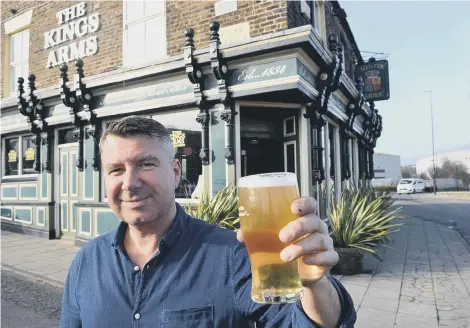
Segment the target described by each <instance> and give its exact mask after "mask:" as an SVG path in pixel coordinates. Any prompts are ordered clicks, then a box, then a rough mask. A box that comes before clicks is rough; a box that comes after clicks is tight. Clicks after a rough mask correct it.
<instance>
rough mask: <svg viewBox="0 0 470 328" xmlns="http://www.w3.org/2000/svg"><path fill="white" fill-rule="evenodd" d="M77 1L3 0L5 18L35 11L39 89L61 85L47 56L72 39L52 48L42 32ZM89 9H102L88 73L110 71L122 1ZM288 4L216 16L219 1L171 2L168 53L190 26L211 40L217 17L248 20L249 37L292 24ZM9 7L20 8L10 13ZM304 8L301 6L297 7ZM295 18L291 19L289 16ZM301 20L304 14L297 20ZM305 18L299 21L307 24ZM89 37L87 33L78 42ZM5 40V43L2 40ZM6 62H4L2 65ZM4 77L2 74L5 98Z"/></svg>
mask: <svg viewBox="0 0 470 328" xmlns="http://www.w3.org/2000/svg"><path fill="white" fill-rule="evenodd" d="M78 2H79V1H67V2H65V1H50V2H46V1H2V3H1V9H2V15H1V19H2V22H4V21H5V20H8V19H10V18H12V17H14V16H18V15H20V14H22V13H24V12H25V11H26V10H29V9H33V18H32V22H31V26H30V55H29V67H30V71H32V72H33V73H34V74H35V75H36V85H37V87H38V88H43V87H48V86H51V85H54V84H56V83H58V79H59V69H58V66H55V67H52V68H47V67H46V64H47V57H48V55H49V52H50V51H51V50H56V49H58V48H60V47H62V46H64V45H67V44H70V43H72V42H75V41H77V40H74V41H66V42H64V43H63V44H61V45H57V46H54V47H51V48H48V49H44V33H45V32H47V31H50V30H52V29H54V28H58V27H59V23H58V20H57V18H56V16H55V14H56V12H58V11H60V10H62V9H65V8H68V7H70V6H71V5H73V4H76V3H78ZM86 2H87V13H86V15H90V14H92V13H99V15H100V29H99V30H98V31H97V32H95V33H93V35H96V36H97V37H98V47H99V51H98V53H97V54H96V55H94V56H91V57H85V58H83V61H84V64H85V66H84V69H85V74H86V75H87V76H90V75H94V74H98V73H101V72H103V71H108V70H112V69H113V68H116V67H119V66H121V65H122V52H123V49H122V40H123V4H122V1H86ZM288 3H289V6H292V3H294V6H295V1H293V2H292V1H287V0H272V1H252V0H248V1H241V0H239V1H238V2H237V11H235V12H231V13H228V14H225V15H221V16H217V17H216V16H215V9H214V4H215V0H210V1H191V2H190V1H178V0H171V1H167V4H166V15H167V17H166V18H167V42H168V45H167V46H168V51H167V52H168V55H170V56H173V55H177V54H180V53H181V52H182V50H183V43H184V29H185V28H187V27H192V28H193V29H194V30H195V46H196V48H205V47H207V46H208V41H209V32H210V31H209V25H210V23H211V22H212V21H213V20H217V21H219V23H220V25H221V27H226V26H230V25H234V24H238V23H243V22H248V23H249V25H250V29H249V30H250V37H256V36H260V35H263V34H268V33H272V32H278V31H282V30H286V29H287V28H288V18H287V16H288V10H287V7H288ZM10 9H16V10H17V13H16V14H12V13H11V12H10ZM299 10H300V9H299ZM291 19H292V18H291ZM299 19H300V18H299ZM304 24H305V22H303V21H302V22H301V23H300V24H297V26H300V25H304ZM1 33H2V35H1V37H2V40H5V38H4V37H5V31H4V25H3V24H2V32H1ZM85 38H87V36H84V37H83V38H80V39H78V40H82V39H85ZM3 42H5V41H3ZM4 48H5V47H4V43H3V44H2V47H1V49H2V53H1V57H2V58H1V60H2V63H3V62H4V58H5V57H4V55H5V54H4ZM68 65H69V73H73V71H74V62H73V61H71V62H69V64H68ZM2 66H3V65H2ZM3 80H4V79H3V75H2V78H1V88H2V98H3V97H4V94H3V82H4V81H3Z"/></svg>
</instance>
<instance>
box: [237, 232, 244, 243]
mask: <svg viewBox="0 0 470 328" xmlns="http://www.w3.org/2000/svg"><path fill="white" fill-rule="evenodd" d="M237 239H238V241H239V242H241V243H243V242H244V240H243V233H242V230H241V229H240V230H238V232H237Z"/></svg>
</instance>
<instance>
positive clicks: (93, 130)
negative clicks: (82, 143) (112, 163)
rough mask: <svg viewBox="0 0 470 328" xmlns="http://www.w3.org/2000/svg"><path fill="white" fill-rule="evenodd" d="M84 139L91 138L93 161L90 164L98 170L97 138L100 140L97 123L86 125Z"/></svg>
mask: <svg viewBox="0 0 470 328" xmlns="http://www.w3.org/2000/svg"><path fill="white" fill-rule="evenodd" d="M85 138H86V139H88V138H92V139H93V163H92V164H91V166H92V167H93V170H94V171H99V170H100V149H99V148H100V147H99V140H100V128H99V125H89V126H88V127H87V133H86V136H85Z"/></svg>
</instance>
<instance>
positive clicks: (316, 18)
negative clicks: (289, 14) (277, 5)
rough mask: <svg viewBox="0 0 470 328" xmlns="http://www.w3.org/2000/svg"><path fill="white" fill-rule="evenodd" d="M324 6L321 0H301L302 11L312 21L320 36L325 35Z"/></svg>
mask: <svg viewBox="0 0 470 328" xmlns="http://www.w3.org/2000/svg"><path fill="white" fill-rule="evenodd" d="M322 8H323V7H322V4H321V3H320V1H307V0H300V11H301V13H302V14H303V15H304V16H305V17H306V18H307V19H308V20H309V21H310V23H311V24H312V26H313V27H314V28H315V30H316V31H317V32H318V35H320V37H323V35H322V33H323V32H322V15H321V11H322Z"/></svg>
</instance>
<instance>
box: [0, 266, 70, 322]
mask: <svg viewBox="0 0 470 328" xmlns="http://www.w3.org/2000/svg"><path fill="white" fill-rule="evenodd" d="M1 298H2V319H1V320H2V321H1V327H3V328H18V327H21V328H54V327H59V321H60V308H61V300H62V288H60V287H55V286H53V285H50V284H48V283H42V282H38V281H36V280H32V279H29V278H27V277H24V276H22V275H18V274H16V273H14V272H11V271H9V270H5V269H2V297H1Z"/></svg>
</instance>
